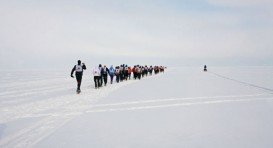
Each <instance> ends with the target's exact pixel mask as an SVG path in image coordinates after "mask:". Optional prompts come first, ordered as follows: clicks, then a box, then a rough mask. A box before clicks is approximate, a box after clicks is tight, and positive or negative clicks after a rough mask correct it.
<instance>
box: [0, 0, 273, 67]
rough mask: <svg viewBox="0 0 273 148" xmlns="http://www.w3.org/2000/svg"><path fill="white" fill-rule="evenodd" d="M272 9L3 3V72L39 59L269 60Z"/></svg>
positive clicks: (265, 4) (224, 0) (254, 4)
mask: <svg viewBox="0 0 273 148" xmlns="http://www.w3.org/2000/svg"><path fill="white" fill-rule="evenodd" d="M270 5H272V2H271V1H269V0H264V1H258V0H255V1H250V0H249V1H248V0H240V1H233V0H231V1H230V0H229V1H228V0H219V1H218V0H217V1H216V0H208V1H175V0H172V1H165V0H160V1H152V0H149V1H126V2H125V1H110V0H109V1H87V0H86V1H85V0H80V1H43V2H41V1H25V2H23V1H1V2H0V13H1V19H0V39H1V40H0V51H1V65H5V64H7V61H9V60H12V61H14V63H16V64H14V66H19V67H20V66H24V65H25V64H26V63H30V64H28V65H32V64H33V63H39V62H37V61H36V60H37V59H39V60H41V61H40V63H45V65H47V64H46V62H48V61H57V62H59V61H60V62H64V63H63V64H65V62H67V61H68V60H71V59H74V58H72V57H75V59H77V58H81V57H88V55H90V56H92V57H96V58H102V59H103V60H107V58H105V57H111V58H115V57H116V58H119V57H121V56H122V57H127V58H129V57H132V59H133V58H135V59H137V58H143V57H145V58H149V57H150V58H167V59H170V60H179V59H183V58H184V59H191V58H192V59H214V58H215V59H219V58H223V59H224V58H244V59H247V58H249V59H263V58H267V59H270V58H271V57H273V49H272V48H273V44H272V41H271V39H272V38H273V29H272V25H273V15H272V10H271V9H268V8H269V6H270ZM67 57H69V58H67ZM136 62H137V61H136ZM178 63H179V62H178ZM227 64H228V63H227ZM34 65H35V64H34ZM35 66H37V64H36V65H35Z"/></svg>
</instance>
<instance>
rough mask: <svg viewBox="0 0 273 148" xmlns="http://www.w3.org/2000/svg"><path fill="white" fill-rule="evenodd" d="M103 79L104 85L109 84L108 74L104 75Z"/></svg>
mask: <svg viewBox="0 0 273 148" xmlns="http://www.w3.org/2000/svg"><path fill="white" fill-rule="evenodd" d="M103 79H104V80H103V81H104V85H105V86H106V84H107V75H106V76H103Z"/></svg>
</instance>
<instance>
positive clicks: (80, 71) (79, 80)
mask: <svg viewBox="0 0 273 148" xmlns="http://www.w3.org/2000/svg"><path fill="white" fill-rule="evenodd" d="M83 70H86V66H85V64H84V63H82V64H81V60H78V64H77V65H75V66H74V67H73V69H72V70H71V77H72V78H74V76H73V73H74V71H76V80H77V93H80V92H81V83H82V74H83Z"/></svg>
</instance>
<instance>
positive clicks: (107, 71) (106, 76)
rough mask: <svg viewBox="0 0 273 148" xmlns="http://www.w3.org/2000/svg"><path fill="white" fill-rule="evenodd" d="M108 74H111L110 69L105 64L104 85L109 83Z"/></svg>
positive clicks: (103, 71)
mask: <svg viewBox="0 0 273 148" xmlns="http://www.w3.org/2000/svg"><path fill="white" fill-rule="evenodd" d="M108 74H109V69H108V68H107V67H106V65H104V67H103V68H102V77H103V82H104V86H106V84H107V78H108Z"/></svg>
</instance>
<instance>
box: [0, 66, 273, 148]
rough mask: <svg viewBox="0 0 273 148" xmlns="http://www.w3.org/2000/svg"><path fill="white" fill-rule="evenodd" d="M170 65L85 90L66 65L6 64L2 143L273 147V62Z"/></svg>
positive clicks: (89, 83)
mask: <svg viewBox="0 0 273 148" xmlns="http://www.w3.org/2000/svg"><path fill="white" fill-rule="evenodd" d="M208 70H209V71H208V72H202V68H194V67H176V68H169V69H168V70H167V71H166V72H165V73H164V74H159V75H156V76H150V77H146V78H144V79H142V80H140V81H139V80H130V81H126V82H122V83H119V84H113V85H108V86H107V87H103V88H102V89H99V90H95V89H94V84H93V80H92V77H91V72H90V70H89V71H86V72H85V73H84V77H83V86H82V93H81V94H79V95H77V94H76V93H75V87H76V80H75V79H71V78H70V77H69V72H70V71H69V70H68V71H66V72H62V71H59V72H56V71H1V72H0V74H1V78H0V83H1V85H0V147H1V148H2V147H38V148H40V147H42V148H43V147H45V148H46V147H65V148H67V147H71V148H72V147H73V148H74V147H86V148H90V147H92V148H134V147H135V148H141V147H143V148H151V147H157V148H161V147H162V148H166V147H171V148H173V147H177V148H181V147H192V148H196V147H202V148H204V147H205V148H212V147H215V148H219V147H221V148H230V147H236V148H269V147H273V141H272V139H273V130H272V129H273V115H272V114H273V67H213V68H210V67H209V69H208Z"/></svg>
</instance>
